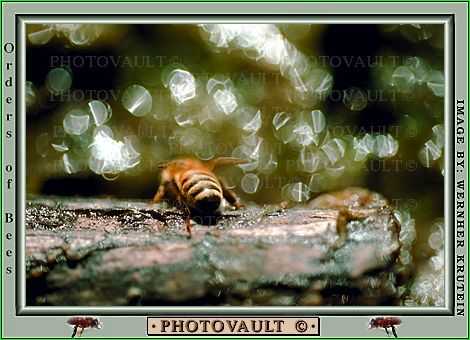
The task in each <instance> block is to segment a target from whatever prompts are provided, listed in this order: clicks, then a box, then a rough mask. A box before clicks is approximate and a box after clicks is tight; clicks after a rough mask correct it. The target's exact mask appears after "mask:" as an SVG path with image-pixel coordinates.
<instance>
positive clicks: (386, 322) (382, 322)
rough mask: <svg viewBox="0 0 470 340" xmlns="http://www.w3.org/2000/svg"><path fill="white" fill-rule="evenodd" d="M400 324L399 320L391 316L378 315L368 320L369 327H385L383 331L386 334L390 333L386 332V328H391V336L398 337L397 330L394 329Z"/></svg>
mask: <svg viewBox="0 0 470 340" xmlns="http://www.w3.org/2000/svg"><path fill="white" fill-rule="evenodd" d="M400 324H401V320H400V319H399V318H397V317H393V316H385V317H384V316H379V317H376V318H372V319H370V321H369V329H372V328H383V329H385V332H386V333H387V335H390V333H389V332H388V329H389V328H391V329H392V333H393V336H394V337H395V338H398V335H397V331H396V330H395V326H398V325H400Z"/></svg>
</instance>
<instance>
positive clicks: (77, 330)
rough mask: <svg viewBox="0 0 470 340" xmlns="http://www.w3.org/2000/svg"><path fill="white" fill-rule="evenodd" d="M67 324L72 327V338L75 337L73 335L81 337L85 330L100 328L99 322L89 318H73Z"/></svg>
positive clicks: (96, 319)
mask: <svg viewBox="0 0 470 340" xmlns="http://www.w3.org/2000/svg"><path fill="white" fill-rule="evenodd" d="M67 323H68V324H69V325H71V326H73V333H72V338H73V337H75V335H78V336H80V335H82V333H83V331H84V330H85V328H97V329H100V328H101V322H100V320H98V318H95V317H91V316H75V317H73V318H70V319H68V320H67Z"/></svg>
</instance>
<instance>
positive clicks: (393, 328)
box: [392, 326, 398, 338]
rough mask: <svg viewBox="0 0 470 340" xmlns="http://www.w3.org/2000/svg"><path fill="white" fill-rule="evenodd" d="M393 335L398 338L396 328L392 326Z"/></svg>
mask: <svg viewBox="0 0 470 340" xmlns="http://www.w3.org/2000/svg"><path fill="white" fill-rule="evenodd" d="M392 333H393V336H394V337H395V338H398V335H397V331H396V329H395V326H392Z"/></svg>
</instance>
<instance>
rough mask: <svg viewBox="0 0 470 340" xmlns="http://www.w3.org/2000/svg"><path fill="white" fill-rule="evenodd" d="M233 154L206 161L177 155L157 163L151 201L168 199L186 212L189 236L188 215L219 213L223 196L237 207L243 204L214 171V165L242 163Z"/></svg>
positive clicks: (189, 216) (215, 166)
mask: <svg viewBox="0 0 470 340" xmlns="http://www.w3.org/2000/svg"><path fill="white" fill-rule="evenodd" d="M243 163H246V161H244V160H241V159H238V158H233V157H219V158H215V159H212V160H210V161H206V162H203V161H200V160H197V159H192V158H181V159H176V160H172V161H168V162H164V163H161V164H160V165H159V166H158V167H159V168H160V169H162V171H161V183H160V186H159V188H158V190H157V192H156V194H155V196H154V197H153V202H154V203H158V202H161V201H162V200H165V201H168V202H170V203H171V204H173V205H175V206H176V207H177V208H180V209H183V210H184V211H185V212H186V216H185V217H186V219H185V221H186V230H187V232H188V233H189V236H191V221H190V219H191V217H194V216H199V217H207V216H208V217H212V216H218V215H219V214H220V207H221V204H222V201H223V199H225V200H226V201H227V202H228V203H229V204H230V205H232V206H233V207H235V209H239V208H240V207H242V206H243V205H242V204H241V203H240V199H239V198H238V197H237V195H236V194H235V193H234V192H233V191H232V190H230V189H229V188H227V186H226V185H225V184H224V183H223V182H222V181H221V180H220V179H219V178H218V177H217V176H216V175H215V173H214V171H215V170H216V169H217V168H220V167H222V166H227V165H236V164H243Z"/></svg>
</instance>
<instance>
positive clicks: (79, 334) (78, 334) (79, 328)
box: [77, 327, 83, 336]
mask: <svg viewBox="0 0 470 340" xmlns="http://www.w3.org/2000/svg"><path fill="white" fill-rule="evenodd" d="M82 333H83V328H82V327H78V332H77V336H82Z"/></svg>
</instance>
